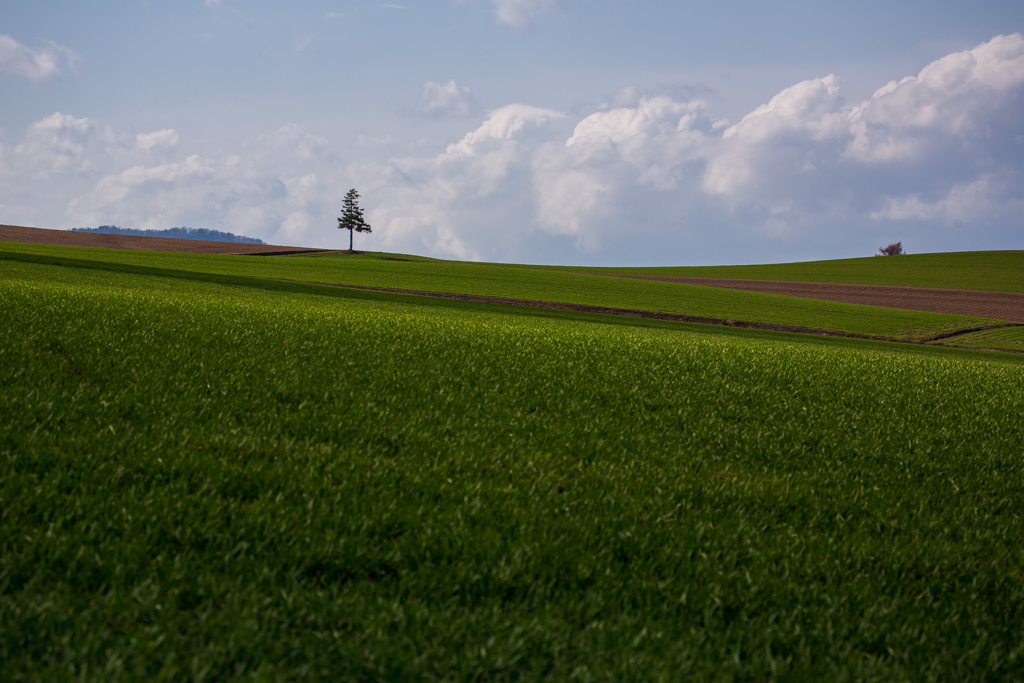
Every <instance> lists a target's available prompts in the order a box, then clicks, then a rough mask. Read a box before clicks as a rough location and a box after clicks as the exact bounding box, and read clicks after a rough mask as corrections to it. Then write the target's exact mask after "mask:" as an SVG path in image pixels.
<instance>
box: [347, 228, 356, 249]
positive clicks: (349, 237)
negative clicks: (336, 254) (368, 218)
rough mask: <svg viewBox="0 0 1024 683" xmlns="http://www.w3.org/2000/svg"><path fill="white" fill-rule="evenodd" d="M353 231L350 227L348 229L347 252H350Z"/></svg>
mask: <svg viewBox="0 0 1024 683" xmlns="http://www.w3.org/2000/svg"><path fill="white" fill-rule="evenodd" d="M353 232H355V231H354V230H352V228H349V229H348V253H350V254H351V253H352V233H353Z"/></svg>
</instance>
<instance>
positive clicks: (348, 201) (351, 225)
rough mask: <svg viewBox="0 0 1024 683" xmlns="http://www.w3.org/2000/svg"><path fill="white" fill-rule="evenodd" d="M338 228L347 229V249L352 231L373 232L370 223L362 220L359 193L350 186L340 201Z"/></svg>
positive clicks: (349, 245)
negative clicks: (341, 201) (342, 200)
mask: <svg viewBox="0 0 1024 683" xmlns="http://www.w3.org/2000/svg"><path fill="white" fill-rule="evenodd" d="M338 229H339V230H348V250H349V252H351V251H352V234H353V232H373V230H372V229H371V228H370V224H369V223H367V222H366V221H364V220H363V210H362V209H361V208H359V193H358V192H356V190H355V188H352V189H351V190H349V191H348V193H347V194H346V195H345V201H344V202H343V203H342V208H341V218H339V219H338Z"/></svg>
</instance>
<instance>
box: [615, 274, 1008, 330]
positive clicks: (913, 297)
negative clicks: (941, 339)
mask: <svg viewBox="0 0 1024 683" xmlns="http://www.w3.org/2000/svg"><path fill="white" fill-rule="evenodd" d="M599 274H600V275H605V276H608V277H626V278H635V279H639V280H660V281H662V282H678V283H681V284H688V285H703V286H705V287H723V288H726V289H743V290H746V291H749V292H764V293H768V294H785V295H786V296H800V297H804V298H808V299H824V300H826V301H841V302H844V303H850V304H867V305H869V306H883V307H885V308H902V309H905V310H910V311H929V312H932V313H953V314H957V315H971V316H977V317H980V318H996V319H997V320H1010V321H1013V322H1018V323H1024V294H1013V293H1009V292H976V291H968V290H962V289H930V288H927V287H891V286H887V285H851V284H838V283H830V282H785V281H780V280H730V279H723V278H701V277H669V276H660V275H621V274H619V273H599Z"/></svg>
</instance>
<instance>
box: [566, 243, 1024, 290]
mask: <svg viewBox="0 0 1024 683" xmlns="http://www.w3.org/2000/svg"><path fill="white" fill-rule="evenodd" d="M583 270H588V271H601V272H621V273H636V274H645V275H671V276H675V277H720V278H737V279H752V280H790V281H794V282H846V283H852V284H863V285H897V286H903V287H936V288H939V289H967V290H977V291H987V292H1024V251H966V252H952V253H940V254H906V255H903V256H878V257H867V258H851V259H836V260H832V261H806V262H801V263H770V264H763V265H752V266H686V267H671V268H587V269H583Z"/></svg>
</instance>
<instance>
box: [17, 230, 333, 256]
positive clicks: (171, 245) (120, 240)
mask: <svg viewBox="0 0 1024 683" xmlns="http://www.w3.org/2000/svg"><path fill="white" fill-rule="evenodd" d="M0 241H2V242H26V243H29V244H55V245H61V246H69V247H102V248H104V249H129V250H132V251H173V252H179V253H186V254H243V255H244V254H261V255H265V256H284V255H287V254H309V253H316V252H322V251H329V250H327V249H307V248H305V247H283V246H277V245H273V244H245V243H243V242H215V241H213V240H186V239H179V238H177V237H142V236H139V235H103V234H100V233H95V232H72V231H71V230H45V229H43V228H26V227H23V226H19V225H0Z"/></svg>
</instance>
